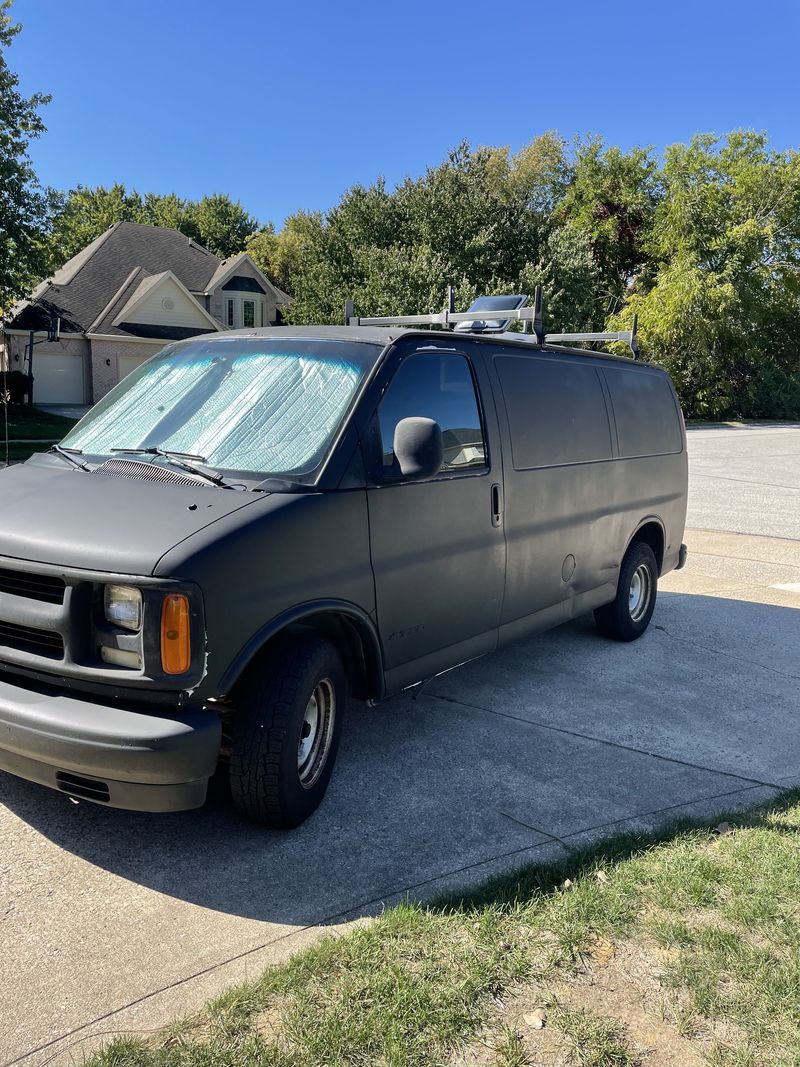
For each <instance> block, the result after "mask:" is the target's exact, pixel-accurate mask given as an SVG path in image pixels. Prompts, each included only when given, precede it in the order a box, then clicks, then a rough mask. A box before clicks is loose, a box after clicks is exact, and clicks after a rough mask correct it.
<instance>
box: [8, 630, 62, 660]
mask: <svg viewBox="0 0 800 1067" xmlns="http://www.w3.org/2000/svg"><path fill="white" fill-rule="evenodd" d="M3 645H5V647H6V648H14V649H16V650H17V651H18V652H31V653H32V654H33V655H35V656H46V657H47V658H48V659H63V658H64V638H63V637H62V636H61V634H57V633H55V632H54V631H53V630H34V629H33V628H32V627H30V626H18V625H17V624H16V623H12V622H0V647H2V646H3Z"/></svg>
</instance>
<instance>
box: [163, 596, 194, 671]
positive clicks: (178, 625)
mask: <svg viewBox="0 0 800 1067" xmlns="http://www.w3.org/2000/svg"><path fill="white" fill-rule="evenodd" d="M191 659H192V649H191V640H190V634H189V599H188V597H185V596H183V594H181V593H168V594H167V595H166V596H165V597H164V603H163V605H162V607H161V666H162V667H163V668H164V673H165V674H185V673H186V672H187V671H188V670H189V664H190V662H191Z"/></svg>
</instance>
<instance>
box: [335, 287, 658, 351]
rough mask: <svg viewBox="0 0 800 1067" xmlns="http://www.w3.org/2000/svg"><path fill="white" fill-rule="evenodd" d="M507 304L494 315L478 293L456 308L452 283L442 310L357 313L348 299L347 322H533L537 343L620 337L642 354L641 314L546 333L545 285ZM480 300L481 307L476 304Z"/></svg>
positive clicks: (467, 326) (486, 326)
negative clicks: (609, 324)
mask: <svg viewBox="0 0 800 1067" xmlns="http://www.w3.org/2000/svg"><path fill="white" fill-rule="evenodd" d="M507 300H508V304H507V306H506V307H494V308H492V309H491V315H492V317H491V318H488V317H487V316H488V314H489V311H488V310H487V308H486V304H485V301H486V298H485V297H479V298H478V300H476V301H475V303H474V304H473V306H472V308H470V310H469V311H456V310H455V292H454V290H453V287H452V285H450V286H448V287H447V303H446V304H445V306H444V308H443V309H442V310H441V311H430V312H428V314H427V315H425V314H423V315H377V316H369V317H366V318H365V317H362V316H360V315H356V314H355V310H354V306H353V301H352V300H348V301H347V302H346V304H345V306H344V324H345V326H443V327H445V328H447V327H455V328H458V329H459V330H467V331H469V332H472V333H498V332H501V331H502V330H505V329H506V327H507V326H508V325H509V324H510V323H511V322H521V323H523V324H524V325H523V330H524V331H527V329H528V323H530V329H531V333H533V334H534V335H535V337H536V343H537V344H540V345H543V344H553V345H561V344H572V343H574V342H578V341H588V342H600V341H621V342H622V343H623V344H626V345H627V346H628V348H629V349H630V350H631V354H632V356H633V358H634V359H638V358H639V354H640V352H639V342H638V339H637V327H638V316H636V315H634V316H633V322H632V324H631V329H630V330H616V331H614V332H606V333H547V334H546V333H545V332H544V327H543V325H542V287H541V286H540V285H537V286H536V289H535V290H534V298H533V305H532V306H531V307H525V306H520V303H522V304H523V305H524V303H525V301H526V300H527V297H522V296H519V295H513V296H508V297H507ZM476 304H480V305H481V306H480V307H476V306H475V305H476Z"/></svg>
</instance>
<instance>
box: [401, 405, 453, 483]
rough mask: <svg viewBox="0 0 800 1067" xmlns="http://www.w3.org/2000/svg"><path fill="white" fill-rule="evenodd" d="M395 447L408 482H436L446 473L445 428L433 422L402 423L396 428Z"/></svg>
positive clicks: (402, 420)
mask: <svg viewBox="0 0 800 1067" xmlns="http://www.w3.org/2000/svg"><path fill="white" fill-rule="evenodd" d="M393 447H394V454H395V458H396V459H397V463H398V466H399V467H400V473H401V474H402V475H403V477H404V478H432V477H433V476H434V475H435V474H438V473H439V471H440V470H441V469H442V463H443V461H444V444H443V441H442V428H441V426H440V425H439V423H438V422H434V421H433V419H423V418H410V419H401V420H400V422H398V424H397V426H396V427H395V431H394V444H393Z"/></svg>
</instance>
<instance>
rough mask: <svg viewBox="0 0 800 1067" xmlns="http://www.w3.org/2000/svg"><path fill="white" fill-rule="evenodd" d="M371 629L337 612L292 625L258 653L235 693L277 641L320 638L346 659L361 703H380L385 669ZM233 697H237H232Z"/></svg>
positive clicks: (317, 614)
mask: <svg viewBox="0 0 800 1067" xmlns="http://www.w3.org/2000/svg"><path fill="white" fill-rule="evenodd" d="M366 630H367V627H366V626H365V625H364V624H361V625H359V622H358V620H357V619H355V618H351V617H350V616H348V615H346V614H344V613H343V612H342V613H340V612H335V611H320V612H315V613H314V614H312V615H306V616H304V617H303V618H301V619H298V620H297V621H296V622H292V623H289V624H288V625H287V626H284V627H283V628H282V629H280V630H278V631H277V632H276V633H274V634H272V636H271V637H270V638H269V639H268V640H267V641H265V642H264V644H263V645H262V646H261V648H260V649H259V651H258V653H257V654H256V655H255V656H254V658H253V659H252V660H251V661H250V663H249V664H248V665H247V667H246V668H245V670H244V671H243V672H242V675H241V676H240V678H239V679H237V682H236V685H235V686H234V691H235V690H236V689H238V687H239V685H240V684H241V682H242V680H243V678H244V677H245V676H246V675H247V674H248V672H249V671H250V670H251V668H252V667H253V666H254V665H255V664H256V663H257V662H258V661H260V660H261V659H262V658H263V656H264V655H266V654H267V653H268V652H269V650H270V649H271V648H273V647H274V645H275V643H276V642H277V641H282V640H285V639H286V637H287V635H291V634H296V635H301V634H306V635H307V634H310V633H313V634H318V635H319V636H320V637H325V638H327V639H328V640H329V641H330V642H331V644H333V645H334V646H335V648H336V650H337V651H338V653H339V655H340V656H341V658H342V665H343V666H344V671H345V675H346V676H347V681H348V683H349V685H350V692H351V693H352V695H353V696H354V697H355V698H356V699H357V700H377V699H378V698H379V697H380V696H381V695H382V689H383V668H382V664H381V659H380V652H379V651H378V648H377V643H376V641H375V640H374V639H373V638H372V635H371V634H369V633H367V632H365V631H366ZM232 695H233V694H232Z"/></svg>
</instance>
